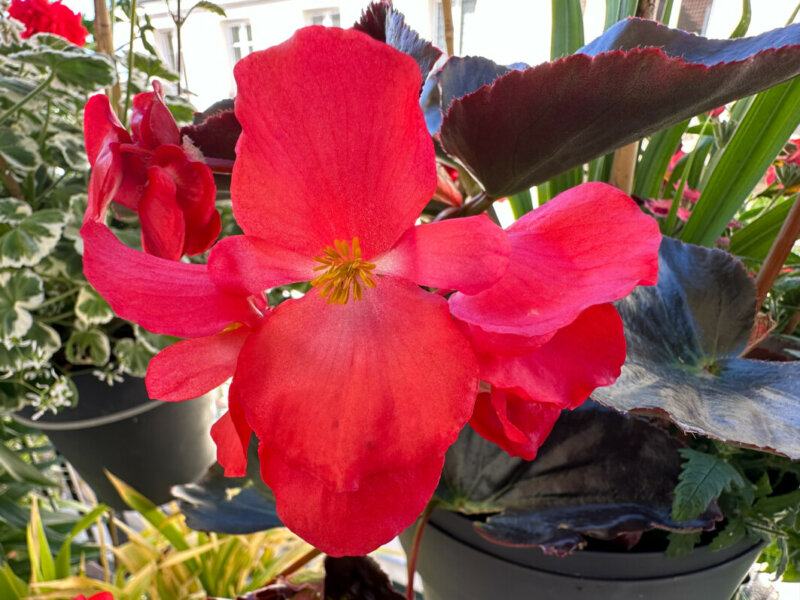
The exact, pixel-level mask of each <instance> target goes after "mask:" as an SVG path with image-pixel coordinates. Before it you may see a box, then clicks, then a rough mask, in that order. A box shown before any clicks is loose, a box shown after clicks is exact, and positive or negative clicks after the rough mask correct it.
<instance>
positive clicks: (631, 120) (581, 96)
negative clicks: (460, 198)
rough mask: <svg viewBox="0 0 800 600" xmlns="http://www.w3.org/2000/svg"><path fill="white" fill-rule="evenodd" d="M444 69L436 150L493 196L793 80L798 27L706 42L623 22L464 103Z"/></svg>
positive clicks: (797, 68) (799, 65)
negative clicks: (462, 167)
mask: <svg viewBox="0 0 800 600" xmlns="http://www.w3.org/2000/svg"><path fill="white" fill-rule="evenodd" d="M464 60H469V59H464ZM450 64H451V63H450V62H448V64H446V65H445V66H444V68H443V70H442V75H441V81H442V100H443V102H442V104H441V106H442V107H443V108H444V109H445V110H446V113H445V117H444V121H443V123H442V128H441V139H442V144H443V147H444V149H445V150H446V151H447V152H448V153H449V154H451V155H452V156H454V157H456V158H457V159H458V160H459V161H460V162H461V163H463V164H464V165H465V166H466V167H467V168H468V169H469V170H470V171H471V172H472V174H473V175H475V176H476V177H477V179H478V180H479V181H480V182H481V183H482V185H483V186H484V188H485V190H486V191H487V193H488V194H489V195H491V196H493V197H497V198H499V197H503V196H507V195H510V194H514V193H517V192H519V191H521V190H523V189H526V188H529V187H531V186H532V185H535V184H537V183H541V182H543V181H546V180H548V179H550V178H552V177H553V176H555V175H557V174H559V173H562V172H564V171H566V170H568V169H570V168H572V167H575V166H577V165H580V164H582V163H584V162H587V161H589V160H591V159H594V158H596V157H598V156H601V155H603V154H605V153H607V152H610V151H611V150H614V149H615V148H618V147H620V146H623V145H625V144H627V143H630V142H632V141H635V140H637V139H639V138H642V137H644V136H646V135H649V134H651V133H654V132H656V131H659V130H661V129H664V128H666V127H669V126H671V125H674V124H676V123H679V122H681V121H684V120H686V119H688V118H689V117H691V116H693V115H696V114H700V113H702V112H704V111H706V110H710V109H713V108H717V107H718V106H721V105H722V104H725V103H727V102H730V101H731V100H734V99H736V98H740V97H743V96H747V95H750V94H753V93H755V92H758V91H760V90H763V89H766V88H768V87H771V86H774V85H777V84H779V83H782V82H784V81H786V80H788V79H791V78H792V77H795V76H796V75H797V74H798V73H800V24H796V25H792V26H789V27H786V28H784V29H779V30H775V31H771V32H767V33H765V34H762V35H759V36H755V37H752V38H740V39H737V40H707V39H705V38H701V37H698V36H694V35H690V34H687V33H685V32H682V31H679V30H673V29H670V28H668V27H663V26H661V25H658V24H657V23H654V22H651V21H644V20H639V19H630V20H627V21H623V22H620V23H618V24H617V25H615V26H613V27H611V28H610V29H609V30H608V31H606V33H604V34H603V35H602V36H600V37H599V38H597V39H596V40H595V41H594V42H592V43H590V44H589V45H587V46H585V47H584V48H582V49H581V50H580V51H579V53H578V54H574V55H572V56H569V57H567V58H565V59H562V60H559V61H556V62H553V63H545V64H542V65H539V66H536V67H532V68H528V69H525V70H524V71H520V72H516V71H512V72H508V73H506V74H505V75H502V76H500V77H499V78H497V79H496V80H494V82H493V83H492V84H491V85H487V86H484V87H481V88H480V89H477V91H474V92H473V93H467V95H465V96H463V95H462V94H461V92H462V91H463V90H465V89H466V90H469V87H470V86H465V85H464V84H463V82H462V81H461V80H460V79H459V78H455V79H456V80H457V83H454V84H447V83H446V81H447V80H448V78H449V77H448V74H447V72H448V71H450V70H451V69H459V67H458V64H457V62H453V65H454V66H450ZM484 83H486V82H484ZM543 90H546V93H545V92H543ZM469 91H472V90H469ZM453 96H455V97H456V98H458V99H457V100H455V101H454V102H453V104H452V105H448V104H447V103H446V102H447V98H448V97H453ZM448 106H449V108H448ZM565 140H568V142H566V141H565Z"/></svg>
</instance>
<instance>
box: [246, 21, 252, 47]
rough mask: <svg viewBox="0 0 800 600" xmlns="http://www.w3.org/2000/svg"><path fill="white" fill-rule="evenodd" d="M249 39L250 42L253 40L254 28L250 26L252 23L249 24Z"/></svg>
mask: <svg viewBox="0 0 800 600" xmlns="http://www.w3.org/2000/svg"><path fill="white" fill-rule="evenodd" d="M247 41H248V42H252V41H253V28H252V27H250V23H248V24H247Z"/></svg>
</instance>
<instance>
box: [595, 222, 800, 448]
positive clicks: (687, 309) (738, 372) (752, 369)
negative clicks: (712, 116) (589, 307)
mask: <svg viewBox="0 0 800 600" xmlns="http://www.w3.org/2000/svg"><path fill="white" fill-rule="evenodd" d="M617 309H618V310H619V312H620V315H621V316H622V319H623V322H624V324H625V337H626V340H627V342H628V359H627V362H626V363H625V365H624V366H623V368H622V375H621V376H620V378H619V379H618V380H617V382H616V383H615V384H614V385H613V386H610V387H607V388H602V389H598V390H596V391H595V393H594V395H593V397H594V398H595V399H596V400H598V401H599V402H602V403H603V404H606V405H607V406H611V407H613V408H616V409H617V410H621V411H631V410H642V411H648V412H654V413H658V414H662V415H665V416H667V417H669V418H670V419H671V420H672V421H673V422H674V423H676V424H677V425H678V426H679V427H681V428H682V429H683V430H685V431H687V432H692V433H697V434H701V435H707V436H710V437H714V438H717V439H720V440H723V441H726V442H732V443H738V444H742V445H745V446H752V447H754V448H762V449H766V450H771V451H773V452H776V453H779V454H784V455H786V456H788V457H790V458H800V363H796V362H784V363H778V362H766V361H759V360H748V359H743V358H738V356H739V354H741V352H742V351H743V350H744V349H745V347H746V346H747V342H748V338H749V336H750V330H751V328H752V326H753V319H754V311H755V286H754V284H753V282H752V280H751V279H750V276H749V275H748V273H747V270H746V269H745V268H744V266H743V265H742V264H741V263H740V262H739V261H738V260H736V259H735V258H733V257H732V256H730V255H729V254H727V253H725V252H723V251H721V250H709V249H706V248H701V247H698V246H692V245H689V244H683V243H681V242H679V241H676V240H673V239H670V238H664V240H663V241H662V244H661V251H660V257H659V281H658V285H657V286H654V287H649V288H644V287H640V288H637V289H636V290H634V291H633V293H632V294H631V295H630V296H628V297H627V298H625V299H623V300H620V301H619V302H617Z"/></svg>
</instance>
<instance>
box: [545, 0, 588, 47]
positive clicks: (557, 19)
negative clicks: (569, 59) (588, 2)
mask: <svg viewBox="0 0 800 600" xmlns="http://www.w3.org/2000/svg"><path fill="white" fill-rule="evenodd" d="M552 17H553V25H552V28H551V29H550V31H551V32H552V38H551V40H550V59H551V60H555V59H557V58H561V57H564V56H569V55H570V54H573V53H574V52H575V51H576V50H577V49H578V48H580V47H582V46H583V13H582V12H581V3H580V0H552Z"/></svg>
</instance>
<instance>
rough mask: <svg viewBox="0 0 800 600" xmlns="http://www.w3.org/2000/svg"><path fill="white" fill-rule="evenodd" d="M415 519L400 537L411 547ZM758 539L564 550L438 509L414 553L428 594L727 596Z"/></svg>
mask: <svg viewBox="0 0 800 600" xmlns="http://www.w3.org/2000/svg"><path fill="white" fill-rule="evenodd" d="M413 535H414V527H411V528H410V529H408V530H407V531H405V532H404V533H403V534H402V535H401V537H400V539H401V542H402V544H403V547H404V548H405V550H406V552H407V553H408V551H409V550H410V546H411V541H412V538H413ZM762 547H763V545H762V544H761V543H760V542H756V541H753V540H745V541H741V542H738V543H736V544H733V545H732V546H730V547H729V548H726V549H725V550H721V551H719V552H712V551H710V550H708V549H707V548H698V549H696V550H694V551H693V552H691V553H690V554H689V555H687V556H683V557H679V558H669V557H666V556H664V554H662V553H654V552H592V551H579V552H575V553H573V554H572V555H570V556H567V557H565V558H559V557H556V556H547V555H545V554H544V553H543V552H542V551H541V550H539V549H536V548H511V547H507V546H499V545H496V544H493V543H491V542H489V541H487V540H484V539H483V538H481V537H480V536H479V535H478V534H477V533H476V532H475V530H474V529H473V528H472V523H471V521H469V520H468V519H466V518H464V517H462V516H461V515H459V514H456V513H450V512H445V511H439V510H437V511H435V512H434V514H433V517H432V519H431V521H430V523H429V524H428V526H427V527H426V529H425V533H424V536H423V538H422V545H421V547H420V552H419V558H418V561H417V571H418V573H419V575H420V577H421V578H422V582H423V586H424V589H425V600H495V599H497V598H514V599H519V600H525V599H530V600H555V599H558V600H601V599H602V600H700V599H702V600H730V598H731V596H732V594H733V593H734V591H735V590H736V588H737V586H738V585H739V583H741V581H742V580H743V579H744V577H745V575H746V574H747V571H748V569H749V568H750V566H751V565H752V564H753V562H754V561H755V559H756V557H757V556H758V553H759V552H760V550H761V548H762Z"/></svg>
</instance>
